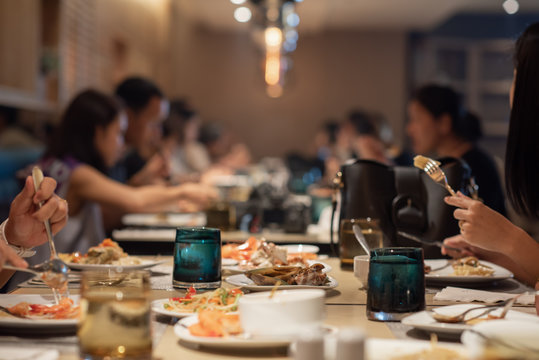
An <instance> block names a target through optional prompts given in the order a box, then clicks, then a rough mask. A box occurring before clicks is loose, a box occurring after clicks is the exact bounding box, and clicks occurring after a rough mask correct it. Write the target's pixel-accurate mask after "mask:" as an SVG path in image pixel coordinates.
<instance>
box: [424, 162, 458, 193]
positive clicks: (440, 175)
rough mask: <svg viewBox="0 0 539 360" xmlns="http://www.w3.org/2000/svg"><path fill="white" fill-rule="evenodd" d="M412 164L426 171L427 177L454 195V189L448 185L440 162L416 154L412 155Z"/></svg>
mask: <svg viewBox="0 0 539 360" xmlns="http://www.w3.org/2000/svg"><path fill="white" fill-rule="evenodd" d="M414 166H415V167H416V168H419V169H421V170H423V171H425V172H426V173H427V175H429V177H430V178H431V179H432V180H434V182H436V183H437V184H438V185H441V186H443V187H444V188H446V189H447V191H449V193H450V194H451V195H455V191H454V190H453V189H452V188H451V186H449V183H448V182H447V177H446V176H445V173H444V172H443V170H442V169H441V168H440V162H438V161H435V160H433V159H431V158H428V157H426V156H422V155H417V156H416V157H414Z"/></svg>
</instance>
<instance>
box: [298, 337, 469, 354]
mask: <svg viewBox="0 0 539 360" xmlns="http://www.w3.org/2000/svg"><path fill="white" fill-rule="evenodd" d="M438 345H439V346H441V347H443V348H447V349H451V350H454V351H457V352H458V353H459V354H460V355H462V356H463V357H464V358H467V356H466V349H465V348H464V346H462V345H460V344H450V343H449V344H448V343H439V344H438ZM429 348H430V342H428V341H424V340H393V339H391V340H389V339H375V338H368V339H366V340H365V357H364V358H365V360H388V359H392V358H394V357H396V356H400V355H403V356H404V355H412V354H415V353H418V352H420V351H422V350H426V349H429ZM290 349H291V351H292V352H293V353H294V352H295V350H296V344H295V343H294V344H292V345H291V346H290ZM324 360H338V359H337V337H336V336H325V337H324Z"/></svg>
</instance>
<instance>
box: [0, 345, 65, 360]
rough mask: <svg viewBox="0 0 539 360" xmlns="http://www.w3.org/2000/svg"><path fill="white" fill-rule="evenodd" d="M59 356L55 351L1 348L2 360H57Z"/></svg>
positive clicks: (0, 357) (11, 347)
mask: <svg viewBox="0 0 539 360" xmlns="http://www.w3.org/2000/svg"><path fill="white" fill-rule="evenodd" d="M59 356H60V353H59V352H58V350H55V349H46V348H30V349H25V348H23V347H15V346H0V360H30V359H32V360H57V359H58V357H59Z"/></svg>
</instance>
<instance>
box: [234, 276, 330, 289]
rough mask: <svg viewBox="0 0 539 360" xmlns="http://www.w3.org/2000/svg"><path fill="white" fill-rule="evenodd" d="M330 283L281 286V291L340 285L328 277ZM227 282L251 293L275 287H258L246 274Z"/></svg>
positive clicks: (328, 287)
mask: <svg viewBox="0 0 539 360" xmlns="http://www.w3.org/2000/svg"><path fill="white" fill-rule="evenodd" d="M328 280H329V282H328V283H327V284H326V285H321V286H315V285H281V286H279V289H290V290H292V289H324V290H326V289H333V288H336V287H337V286H338V285H339V283H338V282H337V280H335V279H334V278H332V277H331V276H328ZM225 281H226V282H227V283H229V284H232V285H234V286H240V287H242V288H243V289H247V290H250V291H268V290H271V289H273V285H256V284H255V283H254V282H253V280H251V279H249V278H248V277H247V276H245V275H244V274H237V275H232V276H229V277H227V278H225Z"/></svg>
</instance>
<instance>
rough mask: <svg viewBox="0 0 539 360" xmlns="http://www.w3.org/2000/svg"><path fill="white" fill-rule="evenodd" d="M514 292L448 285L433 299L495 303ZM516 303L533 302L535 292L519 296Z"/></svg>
mask: <svg viewBox="0 0 539 360" xmlns="http://www.w3.org/2000/svg"><path fill="white" fill-rule="evenodd" d="M515 295H516V294H510V293H503V292H492V291H484V290H474V289H463V288H458V287H452V286H448V287H446V288H444V289H442V291H440V292H438V293H437V294H436V295H434V300H439V301H442V300H447V301H459V302H472V301H479V302H484V303H495V302H498V301H504V300H507V299H511V298H512V297H514V296H515ZM515 303H516V304H521V305H533V304H535V294H524V295H522V296H520V297H519V298H518V299H517V300H516V301H515Z"/></svg>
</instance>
